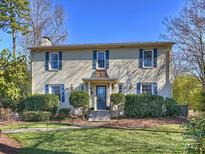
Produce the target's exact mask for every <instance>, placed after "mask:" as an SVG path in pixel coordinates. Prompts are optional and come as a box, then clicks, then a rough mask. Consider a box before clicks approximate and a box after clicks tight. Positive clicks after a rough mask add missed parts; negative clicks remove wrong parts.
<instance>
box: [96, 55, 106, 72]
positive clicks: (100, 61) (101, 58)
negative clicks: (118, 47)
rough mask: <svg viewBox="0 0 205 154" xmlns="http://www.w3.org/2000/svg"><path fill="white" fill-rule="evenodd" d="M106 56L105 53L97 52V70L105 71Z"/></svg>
mask: <svg viewBox="0 0 205 154" xmlns="http://www.w3.org/2000/svg"><path fill="white" fill-rule="evenodd" d="M105 62H106V56H105V51H97V69H105V66H106V64H105Z"/></svg>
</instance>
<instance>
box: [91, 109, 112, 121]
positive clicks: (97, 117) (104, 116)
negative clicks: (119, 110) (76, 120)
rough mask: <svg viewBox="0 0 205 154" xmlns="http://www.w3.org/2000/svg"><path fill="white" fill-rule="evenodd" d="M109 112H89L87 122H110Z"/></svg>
mask: <svg viewBox="0 0 205 154" xmlns="http://www.w3.org/2000/svg"><path fill="white" fill-rule="evenodd" d="M110 120H111V116H110V111H107V110H99V111H90V114H89V118H88V121H110Z"/></svg>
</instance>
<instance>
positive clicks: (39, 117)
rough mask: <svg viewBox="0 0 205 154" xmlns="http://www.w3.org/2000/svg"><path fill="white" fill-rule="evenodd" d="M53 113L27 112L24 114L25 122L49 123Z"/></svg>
mask: <svg viewBox="0 0 205 154" xmlns="http://www.w3.org/2000/svg"><path fill="white" fill-rule="evenodd" d="M50 117H51V112H46V111H26V112H24V113H23V119H24V121H32V122H34V121H47V120H50Z"/></svg>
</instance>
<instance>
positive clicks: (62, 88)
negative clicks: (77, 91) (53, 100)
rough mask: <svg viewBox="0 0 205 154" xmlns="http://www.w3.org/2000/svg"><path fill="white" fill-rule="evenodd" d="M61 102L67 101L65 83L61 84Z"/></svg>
mask: <svg viewBox="0 0 205 154" xmlns="http://www.w3.org/2000/svg"><path fill="white" fill-rule="evenodd" d="M61 102H62V103H64V102H65V90H64V84H62V85H61Z"/></svg>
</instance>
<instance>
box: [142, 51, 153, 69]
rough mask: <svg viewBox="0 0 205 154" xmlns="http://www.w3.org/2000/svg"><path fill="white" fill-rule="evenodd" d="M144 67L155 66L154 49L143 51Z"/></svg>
mask: <svg viewBox="0 0 205 154" xmlns="http://www.w3.org/2000/svg"><path fill="white" fill-rule="evenodd" d="M143 67H153V51H144V52H143Z"/></svg>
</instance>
